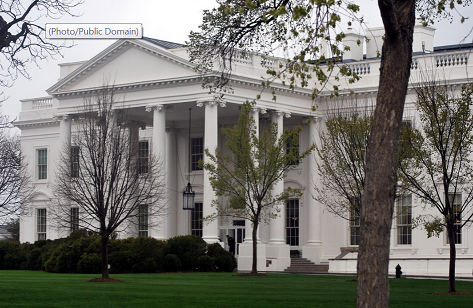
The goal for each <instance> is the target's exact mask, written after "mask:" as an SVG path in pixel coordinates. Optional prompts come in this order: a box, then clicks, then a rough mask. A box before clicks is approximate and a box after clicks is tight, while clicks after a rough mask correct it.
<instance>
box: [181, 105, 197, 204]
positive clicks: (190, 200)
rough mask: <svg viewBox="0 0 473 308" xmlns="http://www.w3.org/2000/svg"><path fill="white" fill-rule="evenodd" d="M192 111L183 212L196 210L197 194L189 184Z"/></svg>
mask: <svg viewBox="0 0 473 308" xmlns="http://www.w3.org/2000/svg"><path fill="white" fill-rule="evenodd" d="M191 110H192V108H189V164H188V168H189V175H188V176H187V180H188V182H187V186H186V190H184V192H183V193H182V197H183V203H182V209H183V210H193V209H194V208H195V203H194V197H195V192H194V191H192V186H191V183H190V182H189V179H190V173H191Z"/></svg>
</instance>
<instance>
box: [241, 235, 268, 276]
mask: <svg viewBox="0 0 473 308" xmlns="http://www.w3.org/2000/svg"><path fill="white" fill-rule="evenodd" d="M256 246H257V248H256V250H257V252H256V253H257V255H256V269H257V270H258V271H262V272H264V271H266V244H257V245H256ZM238 250H239V251H238V252H239V253H238V271H244V272H251V267H252V265H253V243H252V242H243V243H241V244H239V248H238Z"/></svg>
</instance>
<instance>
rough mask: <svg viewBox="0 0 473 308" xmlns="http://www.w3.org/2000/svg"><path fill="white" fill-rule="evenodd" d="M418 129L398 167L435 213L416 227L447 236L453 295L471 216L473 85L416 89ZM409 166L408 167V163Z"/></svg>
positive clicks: (408, 136)
mask: <svg viewBox="0 0 473 308" xmlns="http://www.w3.org/2000/svg"><path fill="white" fill-rule="evenodd" d="M416 93H417V100H416V102H415V104H416V107H417V110H418V112H419V115H420V122H421V128H420V129H415V128H413V129H411V130H406V131H405V132H404V133H403V136H402V139H401V143H404V144H405V145H406V147H405V148H406V149H408V150H407V151H406V152H405V156H407V157H408V159H406V160H405V161H401V163H400V166H399V171H400V180H401V182H402V184H403V186H404V189H405V190H406V191H408V192H410V193H412V194H414V195H415V196H417V197H419V198H420V200H422V201H423V202H425V203H426V204H428V205H431V206H432V207H434V208H435V209H437V210H438V212H439V214H440V216H441V217H440V218H439V217H437V216H432V215H423V216H421V217H420V218H419V219H418V223H421V224H423V225H424V226H425V229H426V230H427V233H428V236H429V237H430V236H432V235H437V236H439V234H440V232H442V231H443V230H446V231H447V237H448V243H449V246H450V266H449V292H455V291H456V288H455V258H456V249H455V244H456V243H458V241H460V243H461V229H462V228H463V227H464V226H465V225H466V224H467V223H469V222H471V221H472V217H473V206H472V203H473V186H472V184H471V183H473V161H472V160H471V158H472V154H473V111H472V107H473V86H471V85H468V86H464V87H463V88H462V89H461V92H460V93H459V94H458V92H456V93H455V92H454V90H453V89H452V88H451V87H449V86H447V85H446V84H440V83H439V82H438V81H436V80H430V81H425V82H422V83H420V84H419V85H418V86H417V87H416ZM408 161H411V163H408Z"/></svg>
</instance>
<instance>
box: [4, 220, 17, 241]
mask: <svg viewBox="0 0 473 308" xmlns="http://www.w3.org/2000/svg"><path fill="white" fill-rule="evenodd" d="M6 229H7V231H8V233H9V234H8V236H7V238H8V239H9V240H10V241H15V242H19V241H20V218H19V217H16V218H12V219H10V221H9V222H7V224H6Z"/></svg>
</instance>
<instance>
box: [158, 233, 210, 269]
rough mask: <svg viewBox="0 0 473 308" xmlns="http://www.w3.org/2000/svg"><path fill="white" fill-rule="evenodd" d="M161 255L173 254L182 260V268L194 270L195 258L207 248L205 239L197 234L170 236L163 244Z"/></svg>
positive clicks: (195, 266)
mask: <svg viewBox="0 0 473 308" xmlns="http://www.w3.org/2000/svg"><path fill="white" fill-rule="evenodd" d="M162 249H163V255H164V256H166V255H168V254H175V255H177V256H178V257H179V260H181V262H182V270H184V271H188V270H192V271H193V270H196V269H197V260H198V259H199V257H200V256H203V255H204V254H205V252H206V250H207V244H206V243H205V241H204V240H203V239H202V238H201V237H200V236H197V235H182V236H176V237H173V238H170V239H169V240H168V241H167V243H166V244H165V245H164V246H163V248H162Z"/></svg>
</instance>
